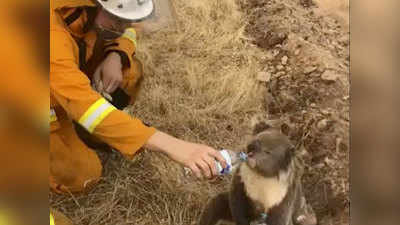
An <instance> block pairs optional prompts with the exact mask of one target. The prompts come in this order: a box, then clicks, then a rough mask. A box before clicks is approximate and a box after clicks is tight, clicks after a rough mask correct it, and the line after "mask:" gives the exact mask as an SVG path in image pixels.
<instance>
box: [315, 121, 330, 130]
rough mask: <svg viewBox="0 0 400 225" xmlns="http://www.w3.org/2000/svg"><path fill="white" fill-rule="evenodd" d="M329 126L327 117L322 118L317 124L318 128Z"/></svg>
mask: <svg viewBox="0 0 400 225" xmlns="http://www.w3.org/2000/svg"><path fill="white" fill-rule="evenodd" d="M327 127H328V120H327V119H322V120H320V121H319V122H318V124H317V128H318V129H319V130H325V129H326V128H327Z"/></svg>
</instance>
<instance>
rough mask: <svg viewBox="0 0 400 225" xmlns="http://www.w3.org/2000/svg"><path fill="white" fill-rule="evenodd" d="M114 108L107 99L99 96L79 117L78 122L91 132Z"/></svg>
mask: <svg viewBox="0 0 400 225" xmlns="http://www.w3.org/2000/svg"><path fill="white" fill-rule="evenodd" d="M115 109H116V108H115V107H114V106H113V105H111V104H110V103H109V102H107V100H105V99H104V98H100V99H99V100H97V101H96V102H95V103H94V104H93V105H92V106H90V107H89V109H88V110H87V111H86V112H85V113H84V114H83V116H82V117H81V118H80V119H79V124H81V125H82V126H83V127H85V128H86V129H87V130H88V131H89V132H90V133H93V131H94V129H96V127H97V125H99V124H100V123H101V122H102V121H103V120H104V118H106V117H107V116H108V115H109V114H110V113H111V112H112V111H114V110H115Z"/></svg>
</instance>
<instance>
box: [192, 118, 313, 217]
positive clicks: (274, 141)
mask: <svg viewBox="0 0 400 225" xmlns="http://www.w3.org/2000/svg"><path fill="white" fill-rule="evenodd" d="M247 152H248V154H249V158H248V161H247V162H246V163H242V165H240V167H239V168H238V169H237V170H236V171H235V173H234V174H233V179H232V183H231V187H230V191H229V192H224V193H221V194H219V195H217V196H216V197H214V198H213V199H211V201H210V202H209V203H208V204H207V206H206V207H205V208H204V210H203V213H202V215H201V218H200V221H199V225H215V224H218V223H219V222H222V221H225V222H233V223H234V224H237V225H253V224H260V225H261V224H266V225H293V224H296V225H316V224H317V219H316V217H315V213H314V212H313V210H312V208H311V207H310V206H309V205H308V204H307V202H306V200H305V197H304V194H303V190H302V184H301V177H302V174H303V169H302V166H301V165H300V164H299V163H298V161H297V160H296V157H295V156H294V146H293V145H292V144H291V142H290V140H289V138H288V137H287V136H285V135H283V134H281V132H280V131H279V130H277V129H274V128H272V127H271V126H269V125H268V124H267V123H265V122H259V123H257V124H256V125H255V127H254V132H253V138H252V140H251V142H250V144H248V145H247ZM263 213H266V215H267V217H266V219H265V218H263V219H260V218H261V217H260V216H261V215H262V214H263Z"/></svg>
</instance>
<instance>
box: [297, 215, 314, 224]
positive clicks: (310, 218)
mask: <svg viewBox="0 0 400 225" xmlns="http://www.w3.org/2000/svg"><path fill="white" fill-rule="evenodd" d="M296 224H298V225H316V224H317V217H315V215H300V216H298V217H297V218H296Z"/></svg>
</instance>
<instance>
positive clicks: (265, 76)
mask: <svg viewBox="0 0 400 225" xmlns="http://www.w3.org/2000/svg"><path fill="white" fill-rule="evenodd" d="M257 80H258V81H261V82H269V81H270V80H271V74H270V73H269V72H259V73H258V74H257Z"/></svg>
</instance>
